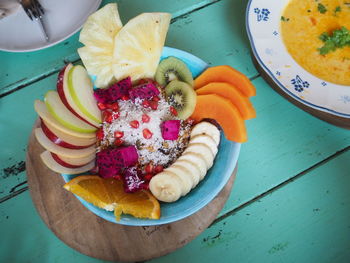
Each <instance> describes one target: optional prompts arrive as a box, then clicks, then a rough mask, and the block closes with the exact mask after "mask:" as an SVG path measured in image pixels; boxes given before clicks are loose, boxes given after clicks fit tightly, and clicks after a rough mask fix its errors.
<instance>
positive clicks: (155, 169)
mask: <svg viewBox="0 0 350 263" xmlns="http://www.w3.org/2000/svg"><path fill="white" fill-rule="evenodd" d="M163 169H164V167H163V165H160V164H159V165H157V166H156V167H154V172H155V173H160V172H162V171H163Z"/></svg>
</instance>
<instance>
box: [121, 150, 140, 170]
mask: <svg viewBox="0 0 350 263" xmlns="http://www.w3.org/2000/svg"><path fill="white" fill-rule="evenodd" d="M115 159H116V160H117V162H118V164H120V165H122V166H123V167H130V166H134V165H135V164H136V163H137V161H138V159H139V155H138V153H137V150H136V147H135V146H134V145H130V146H125V147H119V148H118V149H117V153H116V158H115Z"/></svg>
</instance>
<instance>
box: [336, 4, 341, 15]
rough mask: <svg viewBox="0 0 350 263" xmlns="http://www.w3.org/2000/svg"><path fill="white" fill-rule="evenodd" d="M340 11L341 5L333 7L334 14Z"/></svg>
mask: <svg viewBox="0 0 350 263" xmlns="http://www.w3.org/2000/svg"><path fill="white" fill-rule="evenodd" d="M340 12H341V7H340V6H337V7H336V8H335V9H334V15H335V16H337V13H340Z"/></svg>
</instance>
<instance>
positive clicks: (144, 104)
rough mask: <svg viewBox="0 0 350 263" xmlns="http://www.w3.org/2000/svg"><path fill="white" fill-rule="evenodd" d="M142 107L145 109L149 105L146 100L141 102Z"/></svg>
mask: <svg viewBox="0 0 350 263" xmlns="http://www.w3.org/2000/svg"><path fill="white" fill-rule="evenodd" d="M142 106H143V107H145V108H148V107H149V106H150V105H149V101H148V100H144V101H143V102H142Z"/></svg>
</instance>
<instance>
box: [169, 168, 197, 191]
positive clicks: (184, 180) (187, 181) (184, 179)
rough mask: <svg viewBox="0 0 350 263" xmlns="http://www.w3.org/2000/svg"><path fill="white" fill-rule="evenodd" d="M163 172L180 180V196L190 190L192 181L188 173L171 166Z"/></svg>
mask: <svg viewBox="0 0 350 263" xmlns="http://www.w3.org/2000/svg"><path fill="white" fill-rule="evenodd" d="M164 171H166V172H169V173H173V174H174V175H176V176H177V177H179V178H180V180H181V195H182V196H184V195H186V194H188V192H189V191H190V190H191V189H192V186H193V181H192V178H191V176H190V175H189V171H188V170H187V169H185V168H183V167H181V166H175V165H171V166H169V167H168V168H166V169H165V170H164Z"/></svg>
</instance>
